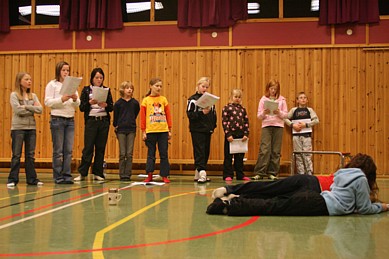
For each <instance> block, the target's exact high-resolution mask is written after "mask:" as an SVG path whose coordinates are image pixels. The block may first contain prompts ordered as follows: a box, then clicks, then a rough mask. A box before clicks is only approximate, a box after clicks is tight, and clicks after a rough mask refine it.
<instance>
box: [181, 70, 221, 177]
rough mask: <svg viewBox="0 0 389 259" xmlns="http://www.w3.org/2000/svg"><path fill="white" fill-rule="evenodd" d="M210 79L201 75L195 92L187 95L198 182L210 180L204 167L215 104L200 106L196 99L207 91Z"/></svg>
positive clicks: (209, 142)
mask: <svg viewBox="0 0 389 259" xmlns="http://www.w3.org/2000/svg"><path fill="white" fill-rule="evenodd" d="M209 84H210V80H209V78H208V77H201V78H200V79H199V81H198V82H197V86H196V93H195V94H194V95H192V96H191V97H189V99H188V105H187V108H186V114H187V116H188V118H189V130H190V134H191V137H192V145H193V155H194V166H195V177H194V180H195V181H197V182H198V183H205V182H207V181H210V179H209V178H207V172H206V171H205V170H206V167H207V163H208V158H209V153H210V148H211V136H212V133H213V132H214V130H215V128H216V111H215V106H214V105H213V106H212V107H207V108H201V107H199V106H197V104H196V102H197V100H198V99H199V98H200V97H201V96H202V95H203V94H204V93H205V92H207V91H208V88H209Z"/></svg>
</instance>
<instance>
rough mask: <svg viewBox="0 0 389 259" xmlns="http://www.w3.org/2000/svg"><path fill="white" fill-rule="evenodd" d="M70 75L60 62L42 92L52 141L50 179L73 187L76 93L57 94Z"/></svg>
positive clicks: (77, 99)
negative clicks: (48, 116)
mask: <svg viewBox="0 0 389 259" xmlns="http://www.w3.org/2000/svg"><path fill="white" fill-rule="evenodd" d="M69 73H70V66H69V64H68V63H67V62H65V61H60V62H58V63H57V65H56V67H55V79H54V80H51V81H50V82H49V83H48V84H47V86H46V91H45V105H46V106H47V107H49V108H50V109H51V111H50V115H51V116H50V129H51V137H52V141H53V178H54V182H55V183H57V184H73V179H72V175H71V163H72V151H73V143H74V113H75V108H76V107H78V106H79V105H80V99H79V98H78V93H77V91H76V92H75V93H74V94H72V95H66V94H64V95H62V94H60V91H61V88H62V84H63V82H64V80H65V77H67V76H68V75H69Z"/></svg>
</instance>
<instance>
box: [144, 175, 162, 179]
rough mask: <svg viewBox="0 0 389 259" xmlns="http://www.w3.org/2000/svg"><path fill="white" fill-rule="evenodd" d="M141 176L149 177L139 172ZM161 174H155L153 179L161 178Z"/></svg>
mask: <svg viewBox="0 0 389 259" xmlns="http://www.w3.org/2000/svg"><path fill="white" fill-rule="evenodd" d="M138 177H139V178H147V177H148V175H147V174H138ZM160 177H161V176H160V175H159V174H153V179H156V178H160Z"/></svg>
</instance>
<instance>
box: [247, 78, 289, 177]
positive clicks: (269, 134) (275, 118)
mask: <svg viewBox="0 0 389 259" xmlns="http://www.w3.org/2000/svg"><path fill="white" fill-rule="evenodd" d="M280 91H281V86H280V83H279V82H278V81H277V80H274V79H272V80H270V81H269V82H268V83H267V85H266V90H265V95H264V96H262V98H261V100H260V101H259V105H258V112H257V117H258V119H261V120H262V134H261V144H260V149H259V154H258V159H257V163H256V164H255V168H254V174H255V176H254V177H253V180H260V179H262V178H264V177H268V178H269V179H271V180H275V179H277V174H278V172H279V170H280V158H281V145H282V134H283V131H284V119H285V118H286V117H287V115H288V108H287V104H286V100H285V98H284V97H283V96H281V95H280ZM268 101H273V102H277V105H278V107H277V109H275V110H274V111H272V112H271V111H270V109H269V108H266V107H265V102H268Z"/></svg>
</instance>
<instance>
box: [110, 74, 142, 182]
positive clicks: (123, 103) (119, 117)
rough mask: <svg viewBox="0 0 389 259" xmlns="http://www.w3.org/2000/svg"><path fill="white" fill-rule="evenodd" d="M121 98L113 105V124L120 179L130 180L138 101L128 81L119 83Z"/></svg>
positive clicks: (132, 86)
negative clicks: (117, 144) (117, 150)
mask: <svg viewBox="0 0 389 259" xmlns="http://www.w3.org/2000/svg"><path fill="white" fill-rule="evenodd" d="M119 93H120V96H121V98H120V99H119V100H117V101H116V103H115V105H114V106H113V126H114V127H115V133H116V137H117V139H118V141H119V152H120V154H119V177H120V181H130V180H131V175H132V154H133V150H134V141H135V136H136V118H137V117H138V114H139V110H140V108H139V102H138V101H137V100H136V99H135V98H133V94H134V85H133V84H132V83H131V82H129V81H124V82H123V83H121V84H120V88H119Z"/></svg>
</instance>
